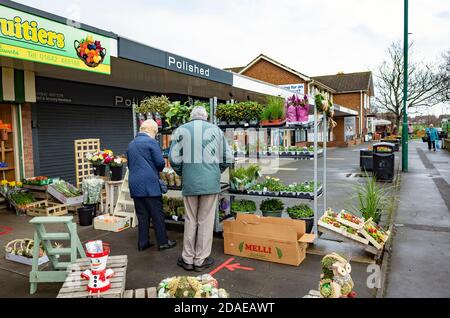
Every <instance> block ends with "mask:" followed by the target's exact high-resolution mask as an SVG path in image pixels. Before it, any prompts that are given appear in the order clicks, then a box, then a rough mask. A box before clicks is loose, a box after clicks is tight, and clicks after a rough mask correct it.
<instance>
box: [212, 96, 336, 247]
mask: <svg viewBox="0 0 450 318" xmlns="http://www.w3.org/2000/svg"><path fill="white" fill-rule="evenodd" d="M309 100H313V99H311V98H310V99H309ZM311 107H312V108H313V109H314V112H313V117H314V121H313V122H312V123H310V122H308V123H307V124H305V125H301V124H297V125H289V124H284V125H283V126H276V127H274V126H266V127H265V126H259V125H246V126H242V125H233V126H230V125H225V126H220V127H221V128H222V129H230V128H231V129H240V130H241V131H242V130H244V131H245V130H248V129H256V130H258V129H261V128H262V129H268V130H269V132H270V130H271V129H279V130H299V129H305V130H307V129H308V128H312V127H313V128H314V153H313V154H308V155H298V156H297V155H295V156H294V155H263V156H261V155H259V154H255V155H250V154H248V155H245V154H244V155H243V154H241V155H239V154H235V159H240V158H241V159H256V160H259V159H270V158H282V159H293V160H313V161H314V171H313V172H314V177H313V182H314V190H313V192H312V193H311V195H305V196H283V195H265V194H261V195H260V194H247V193H237V192H234V191H230V190H228V191H225V192H223V193H222V194H221V195H222V196H229V197H230V212H231V203H232V202H233V200H234V197H237V196H240V197H252V198H278V199H280V200H283V199H290V200H307V201H313V210H314V227H313V233H314V234H315V235H316V240H317V239H318V237H319V236H318V218H319V215H318V213H319V211H318V200H319V198H323V206H324V208H325V209H326V207H327V176H326V169H327V163H326V160H327V141H328V122H327V121H328V119H327V117H326V115H325V114H323V115H322V118H321V119H319V114H318V112H317V108H316V106H315V104H310V109H311ZM211 113H212V114H214V121H213V123H217V119H216V118H215V109H213V110H212V112H211ZM319 126H321V127H322V136H323V149H322V151H321V152H319V151H318V145H319V140H318V134H319ZM258 144H259V141H258ZM319 158H323V178H322V180H323V183H322V186H321V187H320V188H318V187H317V186H318V181H319V173H318V171H319ZM235 164H236V162H235V163H234V164H233V166H234V165H235ZM218 227H220V224H218V223H217V222H216V228H218Z"/></svg>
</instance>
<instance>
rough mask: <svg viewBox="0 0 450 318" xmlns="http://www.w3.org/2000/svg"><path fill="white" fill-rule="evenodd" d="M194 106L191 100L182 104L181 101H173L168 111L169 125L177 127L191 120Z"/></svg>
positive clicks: (167, 119)
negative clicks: (190, 102)
mask: <svg viewBox="0 0 450 318" xmlns="http://www.w3.org/2000/svg"><path fill="white" fill-rule="evenodd" d="M192 108H193V106H191V105H190V104H189V102H185V103H184V104H181V102H179V101H177V102H173V103H170V105H169V110H168V111H167V113H166V122H167V124H168V125H169V127H172V128H175V127H178V126H181V125H183V124H185V123H186V122H188V121H189V119H190V116H191V111H192Z"/></svg>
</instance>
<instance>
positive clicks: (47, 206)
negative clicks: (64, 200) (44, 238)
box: [27, 200, 69, 216]
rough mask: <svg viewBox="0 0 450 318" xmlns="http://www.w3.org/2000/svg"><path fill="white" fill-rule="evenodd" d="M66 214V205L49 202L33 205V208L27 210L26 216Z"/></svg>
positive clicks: (44, 201)
mask: <svg viewBox="0 0 450 318" xmlns="http://www.w3.org/2000/svg"><path fill="white" fill-rule="evenodd" d="M68 213H69V210H68V209H67V205H65V204H60V203H55V202H51V201H49V200H43V201H38V202H36V203H33V206H32V207H30V208H28V209H27V215H28V216H61V215H66V214H68Z"/></svg>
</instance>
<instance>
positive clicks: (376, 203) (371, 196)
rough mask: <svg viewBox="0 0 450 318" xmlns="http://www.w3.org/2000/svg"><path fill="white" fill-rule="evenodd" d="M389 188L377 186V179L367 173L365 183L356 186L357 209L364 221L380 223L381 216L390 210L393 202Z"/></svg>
mask: <svg viewBox="0 0 450 318" xmlns="http://www.w3.org/2000/svg"><path fill="white" fill-rule="evenodd" d="M388 191H390V189H389V188H382V187H381V186H379V185H378V184H377V181H376V179H375V177H373V176H369V175H368V174H367V173H366V175H365V177H364V182H363V183H360V184H356V185H355V193H356V200H357V206H356V209H357V210H358V211H359V212H360V213H361V215H362V216H363V218H364V219H366V220H368V219H370V218H371V219H372V220H373V221H374V222H375V223H377V224H378V223H379V222H380V219H381V215H382V214H383V212H384V211H386V210H388V209H389V208H390V207H391V205H392V201H393V200H390V199H391V198H390V196H389V195H388Z"/></svg>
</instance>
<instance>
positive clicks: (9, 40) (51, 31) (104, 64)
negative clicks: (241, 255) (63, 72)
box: [0, 5, 114, 74]
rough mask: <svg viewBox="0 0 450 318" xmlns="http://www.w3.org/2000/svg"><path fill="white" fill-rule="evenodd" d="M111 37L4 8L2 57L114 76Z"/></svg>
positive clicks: (0, 21) (0, 40)
mask: <svg viewBox="0 0 450 318" xmlns="http://www.w3.org/2000/svg"><path fill="white" fill-rule="evenodd" d="M110 41H114V40H113V39H111V38H109V37H105V36H103V35H99V34H95V33H93V32H90V31H86V30H83V29H78V28H76V27H73V26H71V25H67V24H64V23H60V22H55V21H52V20H49V19H46V18H42V17H39V16H36V15H32V14H29V13H26V12H22V11H19V10H16V9H12V8H9V7H6V6H4V5H0V56H6V57H11V58H16V59H21V60H26V61H32V62H39V63H45V64H51V65H58V66H63V67H68V68H73V69H79V70H84V71H90V72H96V73H102V74H110V73H111V61H110V55H111V51H110V47H111V45H110V44H111V43H110Z"/></svg>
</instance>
